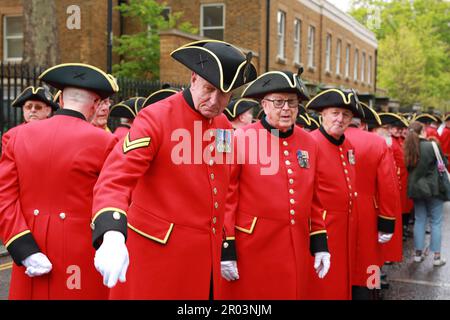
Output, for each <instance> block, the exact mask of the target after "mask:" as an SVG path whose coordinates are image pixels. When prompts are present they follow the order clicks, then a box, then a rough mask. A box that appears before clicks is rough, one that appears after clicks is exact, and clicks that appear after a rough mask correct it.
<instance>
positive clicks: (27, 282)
mask: <svg viewBox="0 0 450 320" xmlns="http://www.w3.org/2000/svg"><path fill="white" fill-rule="evenodd" d="M40 78H41V80H42V81H45V82H47V83H49V84H50V85H52V86H54V87H56V88H58V89H61V90H63V93H62V95H61V96H60V103H61V106H62V109H60V110H58V111H57V112H56V113H55V115H54V116H53V117H52V118H50V119H46V120H42V121H34V122H32V123H29V124H27V125H26V126H21V127H19V128H18V129H17V130H15V131H14V134H13V135H12V136H11V137H10V140H9V141H8V143H7V145H6V147H5V150H4V153H3V156H2V159H1V161H0V237H1V238H2V240H4V242H5V243H6V248H7V249H8V251H9V253H10V254H11V257H12V258H13V260H14V262H15V266H14V267H13V272H12V277H11V286H10V293H9V297H10V299H40V300H41V299H107V298H108V290H107V288H105V287H104V286H103V284H102V278H101V277H100V276H99V274H98V273H97V271H96V270H95V268H94V266H93V263H92V259H93V258H94V254H95V251H94V250H93V249H92V247H91V243H90V234H91V230H90V218H91V215H90V211H91V210H90V209H91V207H92V194H93V188H94V184H95V182H96V181H97V178H98V175H99V174H100V170H101V168H102V166H103V162H104V160H105V159H106V156H107V155H108V154H109V152H110V150H111V149H112V148H113V146H114V145H115V143H116V139H115V138H114V137H113V136H112V135H110V134H108V133H106V132H104V131H101V130H97V129H96V128H94V127H93V126H92V125H90V124H89V123H88V121H87V120H89V119H90V118H91V117H92V116H93V114H94V112H95V109H96V108H98V106H99V102H100V100H101V99H102V98H106V97H107V96H109V95H111V94H113V93H114V92H116V91H118V87H117V85H116V83H115V82H113V81H111V79H110V78H109V77H108V76H107V75H106V74H105V73H104V72H102V71H100V70H99V69H97V68H95V67H92V66H89V65H82V64H63V65H59V66H55V67H52V68H50V69H48V70H46V71H45V72H44V73H43V74H42V75H41V76H40Z"/></svg>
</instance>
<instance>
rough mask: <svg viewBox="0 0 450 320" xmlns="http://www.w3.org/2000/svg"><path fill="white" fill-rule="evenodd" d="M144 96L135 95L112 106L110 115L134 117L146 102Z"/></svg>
mask: <svg viewBox="0 0 450 320" xmlns="http://www.w3.org/2000/svg"><path fill="white" fill-rule="evenodd" d="M144 101H145V98H144V97H133V98H130V99H127V100H124V101H121V102H119V103H118V104H115V105H113V106H112V107H111V108H110V112H109V116H110V117H114V118H127V119H131V120H132V119H134V118H135V117H136V115H137V114H138V112H139V111H140V110H141V108H142V106H143V104H144Z"/></svg>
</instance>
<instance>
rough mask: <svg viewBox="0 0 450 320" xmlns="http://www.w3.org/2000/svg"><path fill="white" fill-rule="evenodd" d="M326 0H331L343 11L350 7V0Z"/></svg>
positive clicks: (330, 0)
mask: <svg viewBox="0 0 450 320" xmlns="http://www.w3.org/2000/svg"><path fill="white" fill-rule="evenodd" d="M327 1H328V2H331V3H332V4H334V5H335V6H336V7H338V8H339V9H341V10H342V11H344V12H347V10H348V9H349V7H350V0H327Z"/></svg>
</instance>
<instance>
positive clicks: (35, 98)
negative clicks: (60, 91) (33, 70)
mask: <svg viewBox="0 0 450 320" xmlns="http://www.w3.org/2000/svg"><path fill="white" fill-rule="evenodd" d="M53 99H54V98H53V96H52V94H51V93H50V92H49V91H48V89H46V88H44V87H33V86H29V87H27V88H25V90H23V91H22V92H21V93H20V95H19V96H18V97H17V98H16V99H15V100H14V101H13V102H12V104H11V106H12V107H15V108H22V110H23V120H24V122H23V123H22V124H20V125H19V126H21V125H23V124H26V123H28V122H33V121H36V120H44V119H47V118H48V117H49V116H50V115H51V113H52V111H56V110H58V108H59V106H58V104H57V103H56V102H54V101H53ZM19 126H17V127H14V128H11V129H10V130H9V131H7V132H5V133H4V134H3V135H2V149H3V148H4V147H5V146H6V143H7V142H8V140H9V138H10V137H11V135H12V134H13V132H14V131H15V130H16V129H17V128H18V127H19Z"/></svg>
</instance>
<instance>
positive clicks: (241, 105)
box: [223, 98, 259, 121]
mask: <svg viewBox="0 0 450 320" xmlns="http://www.w3.org/2000/svg"><path fill="white" fill-rule="evenodd" d="M258 105H259V103H258V101H255V100H253V99H246V98H241V99H235V100H232V101H231V102H230V103H229V104H228V105H227V107H226V108H225V110H224V111H223V113H224V114H225V115H226V116H227V118H228V120H230V121H233V120H234V119H236V118H237V117H238V116H239V115H241V114H243V113H244V112H246V111H248V110H250V109H253V108H255V107H257V106H258Z"/></svg>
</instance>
